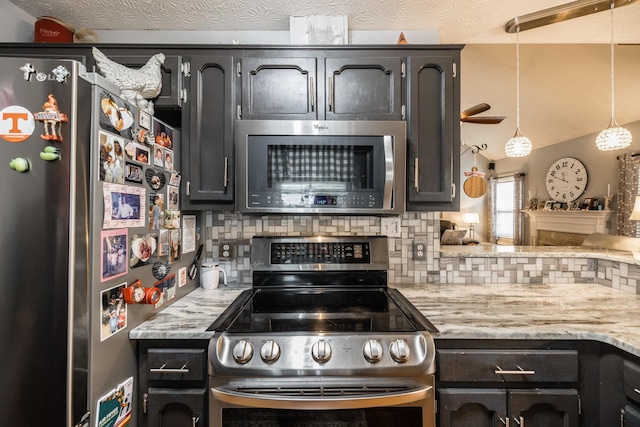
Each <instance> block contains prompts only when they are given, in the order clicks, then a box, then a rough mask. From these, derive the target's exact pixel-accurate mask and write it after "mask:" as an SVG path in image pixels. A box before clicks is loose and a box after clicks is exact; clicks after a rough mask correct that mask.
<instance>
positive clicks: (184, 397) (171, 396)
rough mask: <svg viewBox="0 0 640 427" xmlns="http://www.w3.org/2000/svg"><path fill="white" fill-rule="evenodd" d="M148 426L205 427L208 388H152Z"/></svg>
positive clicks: (148, 399) (148, 409) (148, 405)
mask: <svg viewBox="0 0 640 427" xmlns="http://www.w3.org/2000/svg"><path fill="white" fill-rule="evenodd" d="M147 413H148V418H147V427H205V426H206V425H207V420H206V414H207V389H186V390H179V389H163V388H150V389H149V396H148V398H147Z"/></svg>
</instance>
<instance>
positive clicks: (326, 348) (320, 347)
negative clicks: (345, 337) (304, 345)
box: [311, 340, 331, 363]
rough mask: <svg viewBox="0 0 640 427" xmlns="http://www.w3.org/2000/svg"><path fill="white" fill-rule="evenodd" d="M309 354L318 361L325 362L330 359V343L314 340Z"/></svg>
mask: <svg viewBox="0 0 640 427" xmlns="http://www.w3.org/2000/svg"><path fill="white" fill-rule="evenodd" d="M311 356H313V360H315V361H316V362H318V363H326V362H328V361H329V359H331V345H330V344H329V343H328V342H327V341H325V340H320V341H316V342H315V343H314V344H313V346H312V347H311Z"/></svg>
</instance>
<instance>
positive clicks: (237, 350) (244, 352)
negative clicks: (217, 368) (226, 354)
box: [233, 340, 253, 364]
mask: <svg viewBox="0 0 640 427" xmlns="http://www.w3.org/2000/svg"><path fill="white" fill-rule="evenodd" d="M252 357H253V345H252V344H251V343H250V342H249V341H247V340H240V341H238V343H237V344H236V345H235V347H233V360H235V361H236V362H238V363H241V364H245V363H247V362H248V361H249V360H251V358H252Z"/></svg>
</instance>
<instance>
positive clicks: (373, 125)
mask: <svg viewBox="0 0 640 427" xmlns="http://www.w3.org/2000/svg"><path fill="white" fill-rule="evenodd" d="M406 145H407V141H406V124H405V122H403V121H305V120H295V121H293V120H238V121H237V122H236V129H235V154H236V159H237V163H236V165H237V169H236V172H237V175H236V183H237V185H236V203H237V204H236V208H237V210H238V211H240V212H245V213H252V212H253V213H263V214H264V213H295V214H305V213H313V214H321V213H327V214H400V213H402V212H403V211H404V209H405V189H406V173H405V171H406Z"/></svg>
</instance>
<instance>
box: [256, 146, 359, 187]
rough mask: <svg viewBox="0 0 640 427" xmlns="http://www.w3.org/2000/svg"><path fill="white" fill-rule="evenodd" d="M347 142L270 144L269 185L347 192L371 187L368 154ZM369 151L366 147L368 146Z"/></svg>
mask: <svg viewBox="0 0 640 427" xmlns="http://www.w3.org/2000/svg"><path fill="white" fill-rule="evenodd" d="M362 148H363V147H357V148H356V147H353V146H345V145H270V146H269V148H268V160H267V162H268V173H267V187H268V188H270V189H275V190H281V191H287V190H292V191H317V190H321V191H331V192H345V191H352V190H356V189H362V188H367V185H368V182H367V181H368V179H367V176H366V170H367V165H365V164H361V162H363V161H366V158H367V154H366V153H362V151H363V150H362ZM365 151H366V148H365Z"/></svg>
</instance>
